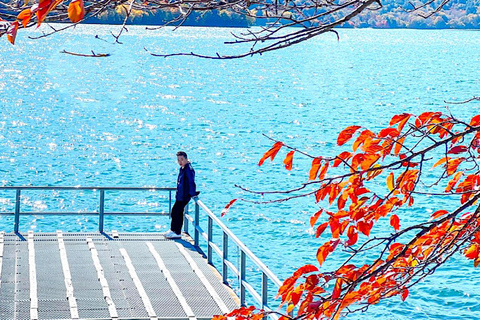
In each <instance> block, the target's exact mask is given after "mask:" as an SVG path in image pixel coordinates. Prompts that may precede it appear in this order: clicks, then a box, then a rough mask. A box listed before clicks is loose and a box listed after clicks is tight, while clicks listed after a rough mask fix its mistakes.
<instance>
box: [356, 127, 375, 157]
mask: <svg viewBox="0 0 480 320" xmlns="http://www.w3.org/2000/svg"><path fill="white" fill-rule="evenodd" d="M373 137H375V134H374V133H373V132H372V131H370V130H368V129H365V130H363V131H362V132H361V133H360V135H359V136H358V138H357V139H356V140H355V142H354V143H353V145H352V149H353V151H354V152H355V151H357V149H358V147H359V146H360V145H361V144H363V143H364V142H365V140H367V139H368V138H373Z"/></svg>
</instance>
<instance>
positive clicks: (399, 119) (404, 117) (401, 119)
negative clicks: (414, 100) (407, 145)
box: [390, 113, 413, 132]
mask: <svg viewBox="0 0 480 320" xmlns="http://www.w3.org/2000/svg"><path fill="white" fill-rule="evenodd" d="M411 116H413V114H411V113H402V114H397V115H395V116H393V118H392V120H390V126H392V125H394V124H397V123H398V131H399V132H402V129H403V127H404V126H405V124H406V123H407V121H408V119H410V117H411Z"/></svg>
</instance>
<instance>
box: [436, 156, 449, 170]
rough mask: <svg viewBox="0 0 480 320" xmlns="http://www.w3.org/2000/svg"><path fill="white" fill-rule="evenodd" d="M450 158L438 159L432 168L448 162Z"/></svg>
mask: <svg viewBox="0 0 480 320" xmlns="http://www.w3.org/2000/svg"><path fill="white" fill-rule="evenodd" d="M449 160H450V157H444V158H441V159H440V160H438V161H437V162H436V163H435V164H434V165H433V167H432V168H435V167H438V166H439V165H441V164H443V163H445V162H447V161H449Z"/></svg>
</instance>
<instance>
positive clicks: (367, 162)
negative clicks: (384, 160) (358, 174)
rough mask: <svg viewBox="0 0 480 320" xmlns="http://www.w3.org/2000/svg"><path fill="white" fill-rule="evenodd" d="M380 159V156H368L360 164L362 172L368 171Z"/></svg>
mask: <svg viewBox="0 0 480 320" xmlns="http://www.w3.org/2000/svg"><path fill="white" fill-rule="evenodd" d="M378 159H380V155H378V154H366V155H364V157H363V160H362V162H361V163H360V168H361V169H362V170H368V169H370V168H371V167H372V165H373V164H374V163H375V162H377V160H378Z"/></svg>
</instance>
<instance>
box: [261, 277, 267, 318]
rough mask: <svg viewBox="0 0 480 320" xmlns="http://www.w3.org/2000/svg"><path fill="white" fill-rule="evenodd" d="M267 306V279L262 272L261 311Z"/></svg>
mask: <svg viewBox="0 0 480 320" xmlns="http://www.w3.org/2000/svg"><path fill="white" fill-rule="evenodd" d="M266 306H268V277H267V275H266V274H265V272H262V309H265V307H266Z"/></svg>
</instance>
